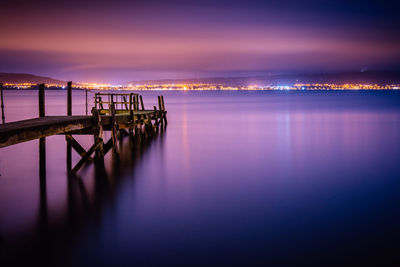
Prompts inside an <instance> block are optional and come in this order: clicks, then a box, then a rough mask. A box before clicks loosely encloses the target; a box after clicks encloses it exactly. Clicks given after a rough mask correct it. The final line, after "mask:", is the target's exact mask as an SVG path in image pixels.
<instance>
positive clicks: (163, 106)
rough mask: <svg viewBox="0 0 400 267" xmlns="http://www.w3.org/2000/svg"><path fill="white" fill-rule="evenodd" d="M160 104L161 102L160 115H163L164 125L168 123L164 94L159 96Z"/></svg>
mask: <svg viewBox="0 0 400 267" xmlns="http://www.w3.org/2000/svg"><path fill="white" fill-rule="evenodd" d="M161 104H162V116H163V119H164V122H165V125H167V124H168V121H167V111H166V110H165V104H164V96H161Z"/></svg>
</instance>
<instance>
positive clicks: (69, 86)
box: [67, 82, 72, 116]
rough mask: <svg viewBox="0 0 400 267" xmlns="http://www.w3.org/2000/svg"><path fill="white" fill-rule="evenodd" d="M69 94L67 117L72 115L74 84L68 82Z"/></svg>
mask: <svg viewBox="0 0 400 267" xmlns="http://www.w3.org/2000/svg"><path fill="white" fill-rule="evenodd" d="M67 88H68V92H67V116H71V115H72V82H68V86H67Z"/></svg>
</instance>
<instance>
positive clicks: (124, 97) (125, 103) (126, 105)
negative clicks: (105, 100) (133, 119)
mask: <svg viewBox="0 0 400 267" xmlns="http://www.w3.org/2000/svg"><path fill="white" fill-rule="evenodd" d="M123 99H124V105H125V109H126V110H129V108H128V104H127V103H128V101H127V100H126V96H123Z"/></svg>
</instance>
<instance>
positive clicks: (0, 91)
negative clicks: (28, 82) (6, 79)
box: [0, 83, 6, 124]
mask: <svg viewBox="0 0 400 267" xmlns="http://www.w3.org/2000/svg"><path fill="white" fill-rule="evenodd" d="M0 94H1V120H2V121H3V124H4V123H6V117H5V116H4V102H3V84H2V83H0Z"/></svg>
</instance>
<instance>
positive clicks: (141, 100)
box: [139, 96, 144, 110]
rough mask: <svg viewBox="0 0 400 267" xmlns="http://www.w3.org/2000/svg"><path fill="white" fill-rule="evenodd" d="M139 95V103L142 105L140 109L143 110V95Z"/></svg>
mask: <svg viewBox="0 0 400 267" xmlns="http://www.w3.org/2000/svg"><path fill="white" fill-rule="evenodd" d="M139 97H140V105H141V107H142V110H144V104H143V97H142V96H139Z"/></svg>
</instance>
